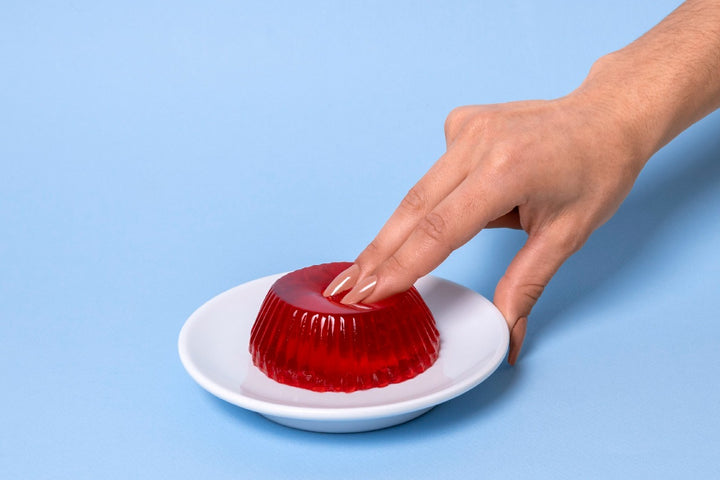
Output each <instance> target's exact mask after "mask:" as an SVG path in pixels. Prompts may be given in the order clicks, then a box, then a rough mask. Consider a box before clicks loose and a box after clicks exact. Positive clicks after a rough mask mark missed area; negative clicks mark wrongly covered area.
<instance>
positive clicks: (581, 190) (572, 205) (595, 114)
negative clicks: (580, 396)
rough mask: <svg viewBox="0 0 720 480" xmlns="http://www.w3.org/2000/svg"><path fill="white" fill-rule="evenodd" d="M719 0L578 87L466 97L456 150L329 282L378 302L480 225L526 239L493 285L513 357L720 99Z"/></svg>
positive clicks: (452, 127) (706, 1)
mask: <svg viewBox="0 0 720 480" xmlns="http://www.w3.org/2000/svg"><path fill="white" fill-rule="evenodd" d="M718 51H720V1H718V0H686V1H685V2H684V3H683V4H682V5H680V6H679V7H678V8H677V9H676V10H675V11H674V12H673V13H671V14H670V15H668V17H667V18H665V19H664V20H663V21H662V22H660V23H659V24H658V25H657V26H655V27H654V28H652V29H651V30H650V31H649V32H647V33H646V34H645V35H643V36H642V37H640V38H639V39H638V40H636V41H635V42H633V43H631V44H630V45H628V46H627V47H625V48H623V49H621V50H618V51H617V52H613V53H611V54H608V55H605V56H604V57H602V58H600V59H599V60H598V61H597V62H596V63H595V64H594V65H593V68H592V69H591V71H590V74H589V75H588V77H587V78H586V79H585V81H584V82H583V84H582V85H581V86H580V88H578V89H577V90H576V91H575V92H573V93H572V94H570V95H568V96H566V97H563V98H560V99H557V100H552V101H533V102H517V103H508V104H502V105H485V106H475V107H462V108H459V109H456V110H454V111H453V112H452V113H451V114H450V115H449V116H448V118H447V121H446V123H445V139H446V142H447V152H446V153H445V155H443V156H442V157H441V158H440V159H439V160H438V161H437V163H435V165H433V167H432V168H431V169H430V170H429V171H428V172H427V174H425V176H424V177H423V178H422V179H420V181H419V182H418V183H417V184H416V185H415V186H414V187H413V188H412V189H411V190H410V192H408V194H407V195H406V196H405V198H404V199H403V201H402V202H401V204H400V206H399V207H398V208H397V210H396V211H395V213H393V214H392V216H391V217H390V219H389V220H388V221H387V223H386V224H385V226H383V228H382V229H381V230H380V233H378V235H377V237H375V240H373V241H372V242H371V243H370V245H368V247H367V248H366V249H365V250H364V251H363V252H362V253H361V254H360V256H358V258H357V259H356V260H355V264H354V265H353V266H352V267H350V268H349V269H348V270H346V271H345V272H343V273H341V274H340V275H339V276H338V277H337V278H335V279H334V280H333V281H332V282H331V284H330V285H329V286H328V288H327V289H326V290H325V292H324V294H325V295H326V296H330V295H335V294H337V293H340V292H342V291H345V290H348V289H350V292H348V293H347V294H346V295H345V297H344V298H343V300H342V301H343V302H344V303H357V302H367V303H372V302H375V301H377V300H380V299H382V298H384V297H387V296H389V295H392V294H393V293H397V292H400V291H402V290H406V289H407V288H409V287H410V286H411V285H412V284H413V283H414V282H415V280H417V279H418V278H419V277H421V276H423V275H425V274H427V273H429V272H430V271H432V270H433V269H434V268H435V267H436V266H437V265H439V264H440V263H441V262H442V261H443V260H444V259H445V258H446V257H447V256H448V255H449V254H450V252H452V251H453V250H454V249H456V248H458V247H459V246H461V245H463V244H464V243H465V242H467V241H468V240H470V239H471V238H472V237H473V236H474V235H476V234H477V233H478V232H479V231H480V230H482V229H483V228H490V227H511V228H522V229H523V230H525V232H527V234H528V239H527V242H526V243H525V245H524V246H523V248H522V249H520V251H519V252H518V253H517V255H516V256H515V258H514V259H513V260H512V262H511V263H510V266H509V267H508V269H507V271H506V272H505V275H504V276H503V277H502V278H501V279H500V282H499V283H498V285H497V288H496V289H495V299H494V301H495V304H496V305H497V307H498V308H499V309H500V311H501V312H502V313H503V315H504V316H505V320H506V321H507V324H508V328H509V329H510V350H509V353H508V361H509V362H510V363H511V364H514V363H515V361H516V360H517V357H518V354H519V352H520V347H521V346H522V342H523V338H524V337H525V329H526V326H527V317H528V315H529V314H530V310H531V309H532V307H533V306H534V305H535V302H537V300H538V298H539V297H540V295H541V294H542V292H543V289H544V288H545V286H546V285H547V284H548V282H549V281H550V278H552V276H553V275H554V274H555V272H556V271H557V269H558V268H559V267H560V265H562V263H563V262H564V261H565V260H566V259H567V258H568V257H569V256H570V255H572V254H573V252H575V251H577V250H578V249H579V248H580V247H581V246H582V245H583V244H584V243H585V241H586V240H587V238H588V236H589V235H590V234H591V233H592V232H593V231H594V230H595V229H596V228H597V227H599V226H600V225H602V224H603V223H604V222H605V221H606V220H608V219H609V218H610V217H611V216H612V214H613V213H614V212H615V211H616V210H617V208H618V206H619V205H620V203H621V202H622V200H623V199H624V198H625V196H626V195H627V194H628V192H629V191H630V188H631V187H632V185H633V183H634V181H635V179H636V178H637V176H638V174H639V173H640V170H641V169H642V167H643V166H644V164H645V163H646V162H647V160H648V159H649V158H650V156H651V155H652V154H654V153H655V152H656V151H657V150H658V149H660V148H661V147H662V146H663V145H665V144H666V143H667V142H669V141H670V140H672V138H674V137H675V136H676V135H678V134H679V133H680V132H682V131H683V130H684V129H685V128H687V127H688V126H690V125H691V124H692V123H694V122H696V121H697V120H700V119H701V118H702V117H703V116H705V115H707V114H708V113H710V112H712V111H713V110H715V109H717V108H720V74H718V72H720V55H718V54H717V52H718Z"/></svg>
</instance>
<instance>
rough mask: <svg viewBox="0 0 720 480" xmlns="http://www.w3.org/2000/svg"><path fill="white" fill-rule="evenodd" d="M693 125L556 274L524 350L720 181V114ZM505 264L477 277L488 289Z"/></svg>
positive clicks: (561, 324) (511, 248) (513, 248)
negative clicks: (611, 216)
mask: <svg viewBox="0 0 720 480" xmlns="http://www.w3.org/2000/svg"><path fill="white" fill-rule="evenodd" d="M695 128H696V129H695V130H693V131H692V132H688V137H687V138H684V139H683V146H682V148H669V149H668V150H669V151H662V152H661V153H660V154H658V155H662V156H663V157H665V158H663V159H662V160H661V162H664V163H665V164H666V165H658V167H664V169H665V171H662V172H660V173H662V175H659V174H658V172H657V171H653V172H650V170H652V169H653V168H655V167H654V166H653V160H652V159H651V160H650V163H649V164H648V166H647V167H646V170H648V171H647V172H643V174H642V175H649V176H650V180H652V181H648V182H644V183H643V184H642V185H637V186H636V191H634V192H632V193H631V194H630V195H629V196H628V198H627V199H626V201H625V202H624V203H623V205H622V206H621V207H620V209H619V210H618V212H617V213H616V214H615V216H614V217H613V218H611V219H610V220H609V221H608V222H607V223H606V224H605V225H603V226H602V227H600V228H599V229H598V230H597V231H596V232H595V233H593V235H592V236H591V237H590V239H589V241H588V242H587V243H586V245H585V246H584V247H583V248H582V250H581V251H580V252H578V253H577V254H575V255H574V256H573V257H572V258H570V259H569V260H568V261H567V262H566V263H565V264H564V265H563V267H562V268H561V269H560V270H559V271H558V273H557V274H556V275H555V277H554V278H553V280H552V281H551V282H550V285H548V288H547V289H546V291H545V293H544V294H543V296H542V298H541V299H540V301H539V302H538V304H537V306H536V307H535V309H534V310H533V313H532V316H531V321H530V322H529V324H528V335H527V338H526V343H525V345H524V347H523V349H524V354H525V355H527V354H528V353H529V352H531V351H532V349H533V347H534V345H535V344H536V342H542V341H543V337H544V336H545V335H547V334H548V333H550V332H552V331H556V330H559V329H563V328H565V327H566V326H567V325H570V323H571V322H575V321H577V318H576V317H575V316H574V315H571V314H568V312H569V311H570V310H571V309H572V308H573V306H576V305H579V304H581V303H582V302H583V301H584V300H586V299H587V298H588V297H589V296H592V295H593V294H595V293H596V292H598V291H599V290H601V289H602V288H603V287H606V286H608V285H609V284H610V283H609V282H613V281H614V280H619V279H620V278H621V276H622V275H623V273H624V271H625V270H626V269H628V268H629V267H631V266H632V265H633V264H634V263H636V262H637V261H638V259H640V258H641V257H642V253H643V251H645V250H646V249H648V248H649V247H650V246H652V244H653V243H654V242H656V241H658V236H659V235H660V236H661V235H662V228H663V226H664V225H665V224H666V223H668V222H669V221H672V220H674V219H677V218H678V217H679V216H682V215H683V213H682V212H683V210H684V209H685V208H686V206H687V205H688V204H689V203H690V202H692V201H694V199H696V198H697V197H698V196H700V195H703V194H704V193H706V192H707V191H708V190H709V189H711V188H717V186H718V185H720V156H719V154H718V152H720V134H718V132H720V116H718V115H715V116H713V117H711V118H708V119H707V120H706V121H705V122H703V124H702V125H697V126H696V127H695ZM680 155H682V158H679V156H680ZM641 179H642V176H641ZM714 208H717V206H715V207H714ZM522 241H524V234H523V238H522ZM522 241H518V242H509V243H508V242H506V243H505V244H504V247H503V250H504V251H503V252H499V253H498V256H499V258H503V259H508V261H509V259H510V258H512V256H513V255H514V254H515V253H516V252H517V250H518V248H519V247H520V246H521V244H522ZM505 266H506V265H494V268H493V271H492V272H486V273H487V275H485V276H483V278H482V279H478V280H479V283H480V284H482V286H483V287H485V289H486V291H488V288H487V287H488V282H492V281H497V279H499V278H500V276H501V275H502V273H503V271H504V268H505ZM488 277H493V278H488ZM477 286H478V285H474V287H476V288H477ZM493 288H494V285H493ZM489 291H492V289H490V290H489Z"/></svg>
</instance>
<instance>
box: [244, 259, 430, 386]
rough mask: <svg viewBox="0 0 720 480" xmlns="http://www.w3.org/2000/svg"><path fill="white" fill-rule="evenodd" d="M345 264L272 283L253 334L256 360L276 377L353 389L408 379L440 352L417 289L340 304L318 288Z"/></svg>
mask: <svg viewBox="0 0 720 480" xmlns="http://www.w3.org/2000/svg"><path fill="white" fill-rule="evenodd" d="M350 265H351V264H350V263H326V264H323V265H315V266H313V267H307V268H303V269H301V270H296V271H294V272H292V273H289V274H287V275H285V276H284V277H282V278H280V279H279V280H278V281H276V282H275V283H274V284H273V286H272V287H270V291H269V292H268V294H267V296H266V297H265V300H264V301H263V304H262V307H261V308H260V313H259V314H258V317H257V320H256V321H255V324H254V325H253V327H252V332H251V334H250V353H251V355H252V359H253V363H254V364H255V365H256V366H257V367H258V368H259V369H260V370H261V371H263V372H264V373H265V374H266V375H267V376H268V377H270V378H272V379H273V380H276V381H278V382H280V383H284V384H287V385H292V386H295V387H301V388H307V389H310V390H315V391H318V392H327V391H331V392H353V391H355V390H365V389H368V388H373V387H384V386H386V385H389V384H391V383H398V382H402V381H404V380H408V379H410V378H412V377H414V376H416V375H418V374H420V373H422V372H423V371H425V370H426V369H428V368H429V367H430V366H431V365H432V364H433V363H434V362H435V360H437V358H438V354H439V352H440V336H439V333H438V330H437V328H436V327H435V320H434V319H433V316H432V313H430V310H429V309H428V307H427V305H425V302H424V301H423V300H422V298H421V297H420V294H419V293H418V292H417V290H415V288H411V289H410V290H408V291H406V292H403V293H399V294H397V295H394V296H392V297H390V298H388V299H385V300H382V301H380V302H377V303H374V304H370V305H343V304H341V303H339V300H340V299H341V298H342V297H343V296H344V294H345V293H341V294H339V295H336V296H334V297H330V298H325V297H323V296H322V291H323V290H324V289H325V287H327V286H328V284H329V283H330V282H331V281H332V280H333V279H334V278H335V276H337V275H338V274H339V273H340V272H342V271H343V270H345V269H346V268H348V267H349V266H350Z"/></svg>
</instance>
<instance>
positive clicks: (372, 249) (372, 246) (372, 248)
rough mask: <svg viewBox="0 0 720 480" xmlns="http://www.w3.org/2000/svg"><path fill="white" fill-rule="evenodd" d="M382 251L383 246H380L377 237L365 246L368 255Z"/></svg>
mask: <svg viewBox="0 0 720 480" xmlns="http://www.w3.org/2000/svg"><path fill="white" fill-rule="evenodd" d="M381 252H382V248H380V245H379V244H378V241H377V239H374V240H373V241H372V242H370V243H369V244H368V246H367V247H365V253H367V254H368V255H372V256H375V255H379V254H380V253H381Z"/></svg>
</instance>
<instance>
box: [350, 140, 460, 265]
mask: <svg viewBox="0 0 720 480" xmlns="http://www.w3.org/2000/svg"><path fill="white" fill-rule="evenodd" d="M469 163H470V162H466V161H462V156H461V155H460V153H459V152H458V151H457V149H453V150H449V151H447V152H446V153H445V154H444V155H443V156H442V157H440V159H438V161H437V162H435V164H434V165H433V166H432V167H431V168H430V170H428V171H427V173H426V174H425V175H423V177H422V178H421V179H420V180H419V181H418V182H417V183H416V184H415V186H413V187H412V188H411V189H410V191H408V193H407V195H405V197H404V198H403V199H402V201H401V202H400V204H399V205H398V207H397V208H396V209H395V211H394V212H393V214H392V215H391V216H390V218H389V219H388V220H387V222H385V225H383V227H382V228H381V229H380V232H378V234H377V236H376V237H375V239H374V240H373V241H372V242H370V244H369V245H368V246H367V247H366V248H365V249H364V250H363V251H362V252H361V253H360V255H358V257H357V259H356V260H355V264H357V265H358V266H359V267H360V271H361V277H362V276H365V275H369V274H370V273H372V272H373V271H374V270H375V269H376V268H377V266H378V265H380V264H381V263H382V262H383V261H385V260H386V259H387V258H388V257H390V255H392V254H393V253H394V252H395V251H396V250H397V249H398V248H399V247H400V246H401V245H402V244H403V243H404V242H405V241H406V240H407V238H408V236H409V235H410V234H411V233H412V231H413V230H414V229H415V228H416V227H417V225H418V224H419V223H420V222H421V221H422V219H423V218H425V216H427V214H428V213H430V212H431V211H432V210H433V209H434V208H435V207H436V206H437V205H438V204H439V203H440V202H441V201H442V200H443V199H444V198H445V197H447V196H448V195H449V194H450V193H451V192H452V191H453V190H455V188H456V187H457V186H458V185H460V183H461V182H462V181H463V180H464V179H465V178H466V177H467V175H468V172H469V168H470V167H469Z"/></svg>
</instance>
